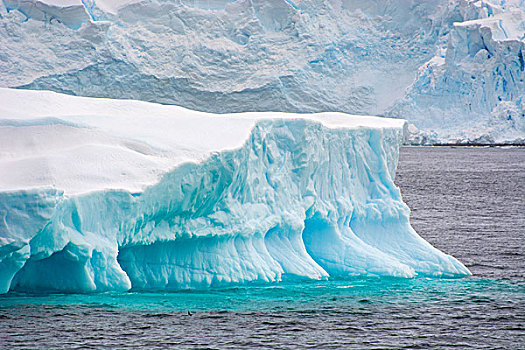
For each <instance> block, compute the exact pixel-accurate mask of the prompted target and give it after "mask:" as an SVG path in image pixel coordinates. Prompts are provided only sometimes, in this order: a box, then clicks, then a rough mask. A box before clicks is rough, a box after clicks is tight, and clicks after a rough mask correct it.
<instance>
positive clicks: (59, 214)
mask: <svg viewBox="0 0 525 350" xmlns="http://www.w3.org/2000/svg"><path fill="white" fill-rule="evenodd" d="M0 101H2V103H1V104H0V169H1V171H0V292H1V293H6V292H8V291H23V292H42V291H54V292H94V291H97V292H99V291H125V290H129V289H134V290H144V289H177V288H207V287H214V286H223V285H230V284H236V283H265V282H272V281H282V280H287V279H325V278H328V277H330V276H331V277H344V276H395V277H405V278H410V277H414V276H431V277H461V276H466V275H469V274H470V272H469V270H468V269H467V268H466V267H465V266H464V265H463V264H461V263H460V262H459V261H458V260H456V259H455V258H453V257H452V256H449V255H447V254H444V253H443V252H441V251H439V250H437V249H436V248H434V247H432V246H431V245H430V244H429V243H428V242H426V241H425V240H424V239H422V238H421V237H420V236H419V235H418V234H417V233H416V232H415V231H414V229H413V228H412V227H411V226H410V221H409V216H410V210H409V208H408V207H407V206H406V204H405V203H404V202H403V200H402V197H401V193H400V191H399V188H397V187H396V186H395V184H394V182H393V179H394V176H395V171H396V165H397V161H398V151H399V147H400V145H401V144H402V142H403V139H404V137H405V136H404V132H405V131H406V130H405V129H406V122H405V121H404V120H401V119H390V118H379V117H370V116H352V115H347V114H343V113H337V112H327V113H319V114H293V113H283V112H264V113H262V112H259V113H240V114H222V115H212V114H209V113H205V112H199V111H192V110H188V109H185V108H183V107H177V106H168V105H161V104H154V103H149V102H143V101H132V100H112V99H100V98H89V97H77V96H70V95H65V94H58V93H55V92H50V91H32V90H19V89H6V88H0Z"/></svg>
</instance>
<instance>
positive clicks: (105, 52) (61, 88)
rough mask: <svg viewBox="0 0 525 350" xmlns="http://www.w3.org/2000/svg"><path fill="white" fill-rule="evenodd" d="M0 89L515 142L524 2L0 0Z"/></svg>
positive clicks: (521, 137) (422, 136)
mask: <svg viewBox="0 0 525 350" xmlns="http://www.w3.org/2000/svg"><path fill="white" fill-rule="evenodd" d="M0 47H1V50H0V87H17V88H24V89H40V90H53V91H56V92H61V93H67V94H72V95H80V96H91V97H109V98H121V99H135V100H144V101H150V102H159V103H164V104H174V105H180V106H184V107H187V108H191V109H195V110H200V111H207V112H213V113H232V112H247V111H285V112H326V111H336V112H346V113H351V114H362V115H380V116H386V117H392V118H403V119H407V120H408V121H409V123H410V125H409V129H408V130H409V132H410V136H409V139H408V141H409V142H410V143H413V144H440V143H464V144H470V143H474V144H493V143H498V144H505V143H518V144H523V143H525V102H524V100H523V96H525V85H524V84H525V83H524V81H525V69H524V58H523V57H524V52H525V2H524V0H494V1H492V2H490V1H486V0H429V1H418V0H403V1H401V0H370V1H362V0H330V1H328V0H1V1H0Z"/></svg>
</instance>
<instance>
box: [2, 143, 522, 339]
mask: <svg viewBox="0 0 525 350" xmlns="http://www.w3.org/2000/svg"><path fill="white" fill-rule="evenodd" d="M396 183H397V184H398V185H399V186H400V187H401V191H402V193H403V197H404V199H405V201H406V202H407V203H408V205H409V206H410V207H411V208H412V217H411V220H412V225H413V226H414V228H415V229H416V231H418V232H419V234H420V235H421V236H423V237H424V238H425V239H427V240H428V241H429V242H430V243H432V244H433V245H434V246H436V247H437V248H439V249H441V250H443V251H445V252H447V253H449V254H452V255H454V256H455V257H457V258H458V259H460V260H461V261H462V262H464V263H465V264H466V265H467V267H468V268H469V269H470V270H471V271H472V272H473V274H474V275H473V276H472V277H470V278H463V279H428V278H414V279H396V278H353V279H347V280H330V281H315V282H314V281H311V282H301V283H291V282H290V283H276V284H271V285H265V286H261V285H254V286H242V287H233V288H222V289H211V290H205V291H202V290H201V291H198V290H191V291H177V292H169V293H165V292H161V293H158V292H157V293H134V292H130V293H102V294H87V295H79V294H74V295H64V294H53V295H43V296H42V295H41V296H36V295H26V294H8V295H4V296H0V349H117V348H118V349H168V348H170V349H239V348H261V349H308V348H311V349H403V348H406V349H454V348H457V349H525V148H470V147H468V148H467V147H457V148H453V147H435V148H423V147H405V148H402V150H401V156H400V162H399V167H398V175H397V178H396ZM188 311H189V312H190V313H191V315H189V314H188Z"/></svg>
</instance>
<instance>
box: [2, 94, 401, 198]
mask: <svg viewBox="0 0 525 350" xmlns="http://www.w3.org/2000/svg"><path fill="white" fill-rule="evenodd" d="M0 101H2V104H1V105H0V127H1V128H0V168H2V169H3V171H2V172H1V173H0V190H4V191H5V190H17V189H27V188H37V187H42V186H50V187H54V188H57V189H59V190H62V191H64V192H65V193H66V194H77V193H81V192H89V191H95V190H102V189H111V188H113V189H125V190H128V191H131V192H137V191H140V190H142V189H144V187H145V186H146V185H152V184H154V183H156V182H158V180H159V175H161V174H163V173H165V172H166V171H168V170H170V169H173V168H175V167H176V166H178V165H180V164H182V163H184V162H201V161H202V160H204V159H206V158H208V157H209V156H210V155H211V154H213V153H217V152H222V151H225V150H232V149H238V148H241V147H242V146H243V144H245V143H246V141H247V139H248V138H249V136H250V134H251V132H252V130H253V129H254V127H255V125H256V124H257V123H258V122H260V121H264V120H293V119H303V120H309V121H313V122H317V123H320V124H322V125H323V126H324V127H326V128H331V129H337V128H343V129H359V128H368V129H370V128H372V129H384V128H392V129H402V128H403V126H404V125H405V121H404V120H401V119H387V118H378V117H368V116H350V115H348V114H344V113H317V114H293V113H282V112H265V113H238V114H228V115H224V114H223V115H217V114H210V113H204V112H197V111H192V110H189V109H186V108H182V107H178V106H166V105H160V104H154V103H148V102H142V101H129V100H112V99H95V98H86V97H74V96H68V95H63V94H57V93H54V92H49V91H25V90H14V89H5V88H0Z"/></svg>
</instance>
